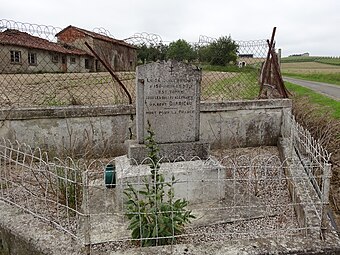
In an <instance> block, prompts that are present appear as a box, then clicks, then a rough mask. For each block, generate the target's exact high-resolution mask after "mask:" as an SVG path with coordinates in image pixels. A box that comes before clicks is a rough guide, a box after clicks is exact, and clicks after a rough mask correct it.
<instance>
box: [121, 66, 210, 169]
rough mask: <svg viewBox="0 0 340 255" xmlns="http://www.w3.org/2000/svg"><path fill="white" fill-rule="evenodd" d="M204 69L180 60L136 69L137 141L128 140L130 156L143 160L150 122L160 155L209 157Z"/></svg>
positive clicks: (173, 158) (172, 157) (170, 158)
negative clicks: (203, 130)
mask: <svg viewBox="0 0 340 255" xmlns="http://www.w3.org/2000/svg"><path fill="white" fill-rule="evenodd" d="M201 79H202V72H201V70H200V69H199V68H197V67H195V66H192V65H190V64H186V63H182V62H177V61H173V60H170V61H162V62H153V63H150V64H146V65H142V66H138V67H137V71H136V91H137V103H136V109H137V111H136V120H137V121H136V124H137V126H136V131H137V140H134V141H129V142H128V157H129V158H130V159H134V160H136V162H137V163H139V162H141V161H142V160H144V159H145V158H146V157H147V149H146V146H145V144H144V142H145V138H146V136H147V131H146V130H147V127H148V123H150V125H151V129H152V130H153V131H154V132H155V140H156V142H157V144H158V146H159V149H160V157H163V158H164V159H168V160H170V161H173V160H175V159H176V158H178V157H180V156H182V157H183V158H185V159H186V160H190V159H192V158H193V157H199V158H200V159H206V158H207V157H208V151H209V144H208V143H203V142H200V139H199V138H200V137H199V136H200V85H201Z"/></svg>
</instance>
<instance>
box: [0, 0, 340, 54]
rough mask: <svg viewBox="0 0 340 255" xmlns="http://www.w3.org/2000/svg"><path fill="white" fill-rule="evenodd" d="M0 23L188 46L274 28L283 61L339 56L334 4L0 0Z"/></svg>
mask: <svg viewBox="0 0 340 255" xmlns="http://www.w3.org/2000/svg"><path fill="white" fill-rule="evenodd" d="M0 19H8V20H15V21H20V22H24V23H26V22H27V23H34V24H44V25H52V26H56V27H61V28H64V27H66V26H68V25H74V26H78V27H81V28H84V29H87V30H93V28H95V27H103V28H105V29H107V30H109V31H110V33H111V34H112V35H113V36H114V37H115V38H117V39H124V38H127V37H129V36H131V35H133V34H134V33H140V32H148V33H155V34H158V35H160V36H161V37H162V39H163V40H164V41H173V40H177V39H185V40H187V41H190V42H197V41H198V38H199V36H200V35H205V36H209V37H215V38H218V37H220V36H224V35H231V37H232V39H234V40H253V39H269V38H270V36H271V32H272V29H273V27H274V26H276V27H277V32H276V42H277V43H276V47H277V48H282V55H283V56H287V55H290V54H295V53H303V52H309V53H310V54H311V55H314V56H321V55H322V56H340V1H339V0H323V1H318V0H281V1H278V0H203V1H202V0H201V1H199V0H196V1H193V0H166V1H164V0H163V1H162V0H139V1H138V0H120V1H118V0H95V1H86V0H26V1H25V0H0Z"/></svg>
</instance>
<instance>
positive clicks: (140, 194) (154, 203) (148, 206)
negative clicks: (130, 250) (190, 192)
mask: <svg viewBox="0 0 340 255" xmlns="http://www.w3.org/2000/svg"><path fill="white" fill-rule="evenodd" d="M148 125H149V127H148V130H147V132H148V137H147V138H146V146H147V148H148V150H149V153H148V155H149V157H150V159H151V163H150V169H151V176H150V177H149V178H144V180H143V186H144V188H142V189H140V190H137V189H136V188H134V187H133V185H132V184H128V188H126V189H125V191H124V194H125V195H126V196H127V198H128V200H127V202H126V205H127V212H126V214H125V215H126V216H127V217H128V219H129V220H130V223H129V226H128V229H129V230H131V231H132V238H133V239H137V240H140V241H141V245H142V246H155V245H165V244H170V243H172V242H174V241H175V236H176V235H178V234H180V233H181V232H182V231H183V229H184V226H185V225H186V224H187V223H190V220H191V219H192V218H195V216H194V215H193V214H192V213H191V211H188V210H186V207H187V206H188V203H189V202H188V201H187V200H185V199H177V200H174V195H175V194H174V187H173V185H174V184H175V183H176V180H175V177H174V176H172V178H171V181H170V182H166V181H165V178H164V175H163V174H161V173H160V172H159V169H160V163H159V156H158V151H159V149H158V146H157V143H156V142H155V139H154V136H155V133H154V132H153V131H152V130H151V127H150V123H148ZM166 190H167V191H166Z"/></svg>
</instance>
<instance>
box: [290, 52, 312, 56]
mask: <svg viewBox="0 0 340 255" xmlns="http://www.w3.org/2000/svg"><path fill="white" fill-rule="evenodd" d="M289 57H309V52H305V53H301V54H293V55H289Z"/></svg>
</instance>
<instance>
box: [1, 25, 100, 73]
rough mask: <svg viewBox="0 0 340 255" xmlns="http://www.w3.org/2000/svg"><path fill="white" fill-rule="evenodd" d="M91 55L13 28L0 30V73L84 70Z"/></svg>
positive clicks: (85, 70)
mask: <svg viewBox="0 0 340 255" xmlns="http://www.w3.org/2000/svg"><path fill="white" fill-rule="evenodd" d="M93 59H94V57H93V56H92V54H89V53H87V52H86V51H84V50H81V49H77V48H75V47H72V46H63V45H60V44H58V43H53V42H50V41H48V40H45V39H42V38H40V37H37V36H32V35H30V34H28V33H25V32H20V31H18V30H15V29H7V30H5V31H4V32H0V73H37V72H43V73H44V72H88V71H89V70H90V69H89V68H87V66H86V61H87V60H92V61H93Z"/></svg>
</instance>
